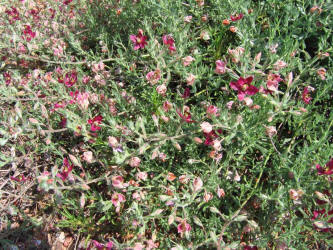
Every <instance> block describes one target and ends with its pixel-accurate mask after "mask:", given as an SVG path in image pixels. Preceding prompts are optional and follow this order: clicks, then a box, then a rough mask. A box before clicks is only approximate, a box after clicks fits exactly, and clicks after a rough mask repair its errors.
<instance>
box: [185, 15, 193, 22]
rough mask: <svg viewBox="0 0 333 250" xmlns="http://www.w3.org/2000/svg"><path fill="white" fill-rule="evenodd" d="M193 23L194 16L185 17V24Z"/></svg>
mask: <svg viewBox="0 0 333 250" xmlns="http://www.w3.org/2000/svg"><path fill="white" fill-rule="evenodd" d="M191 21H192V16H186V17H184V22H185V23H190V22H191Z"/></svg>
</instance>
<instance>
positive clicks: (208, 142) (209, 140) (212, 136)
mask: <svg viewBox="0 0 333 250" xmlns="http://www.w3.org/2000/svg"><path fill="white" fill-rule="evenodd" d="M216 132H217V133H219V134H222V129H218V130H216ZM216 132H215V130H212V131H210V132H209V133H204V135H205V137H206V140H205V145H206V146H209V145H213V144H214V139H216V138H218V137H219V135H218V134H217V133H216Z"/></svg>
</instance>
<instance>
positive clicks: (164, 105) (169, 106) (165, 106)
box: [163, 101, 172, 112]
mask: <svg viewBox="0 0 333 250" xmlns="http://www.w3.org/2000/svg"><path fill="white" fill-rule="evenodd" d="M171 108H172V104H171V103H170V102H169V101H165V102H163V110H164V111H165V112H168V111H169V110H170V109H171Z"/></svg>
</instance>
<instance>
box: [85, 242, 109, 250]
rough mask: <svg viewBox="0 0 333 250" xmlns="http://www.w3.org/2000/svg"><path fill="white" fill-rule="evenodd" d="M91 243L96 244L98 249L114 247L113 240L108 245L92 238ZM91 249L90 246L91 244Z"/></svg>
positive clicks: (103, 249)
mask: <svg viewBox="0 0 333 250" xmlns="http://www.w3.org/2000/svg"><path fill="white" fill-rule="evenodd" d="M91 243H93V244H94V246H95V247H96V248H97V250H105V249H106V250H111V249H112V247H113V243H112V241H109V242H108V243H107V244H106V245H104V244H102V243H100V242H98V241H97V240H92V241H91ZM89 249H90V246H89Z"/></svg>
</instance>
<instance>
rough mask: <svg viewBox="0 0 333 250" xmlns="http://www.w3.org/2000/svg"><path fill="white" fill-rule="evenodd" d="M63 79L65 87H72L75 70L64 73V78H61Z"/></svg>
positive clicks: (75, 78) (75, 75) (75, 74)
mask: <svg viewBox="0 0 333 250" xmlns="http://www.w3.org/2000/svg"><path fill="white" fill-rule="evenodd" d="M63 81H64V83H65V85H66V86H67V87H72V86H73V85H74V84H75V83H76V82H77V73H76V71H72V72H68V73H66V75H65V79H63ZM58 82H59V78H58Z"/></svg>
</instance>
